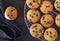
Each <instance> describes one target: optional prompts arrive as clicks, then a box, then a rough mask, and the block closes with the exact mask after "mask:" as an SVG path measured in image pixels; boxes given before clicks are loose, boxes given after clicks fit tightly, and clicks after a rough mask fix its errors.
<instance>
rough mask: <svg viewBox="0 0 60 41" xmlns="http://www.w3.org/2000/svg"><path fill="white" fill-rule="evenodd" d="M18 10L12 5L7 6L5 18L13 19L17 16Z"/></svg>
mask: <svg viewBox="0 0 60 41" xmlns="http://www.w3.org/2000/svg"><path fill="white" fill-rule="evenodd" d="M17 15H18V12H17V9H16V8H15V7H13V6H9V7H7V8H6V10H5V14H4V16H5V18H6V19H8V20H15V19H16V18H17Z"/></svg>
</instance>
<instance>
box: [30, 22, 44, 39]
mask: <svg viewBox="0 0 60 41" xmlns="http://www.w3.org/2000/svg"><path fill="white" fill-rule="evenodd" d="M29 30H30V34H31V35H32V36H33V37H35V38H39V37H41V36H42V34H43V32H44V28H43V26H42V25H41V24H38V23H35V24H32V26H31V27H30V29H29Z"/></svg>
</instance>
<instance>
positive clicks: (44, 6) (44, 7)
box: [40, 1, 53, 14]
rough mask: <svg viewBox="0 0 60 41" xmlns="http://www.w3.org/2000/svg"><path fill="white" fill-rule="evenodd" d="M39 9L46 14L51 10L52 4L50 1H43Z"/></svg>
mask: <svg viewBox="0 0 60 41" xmlns="http://www.w3.org/2000/svg"><path fill="white" fill-rule="evenodd" d="M40 10H41V12H42V13H44V14H48V13H50V12H52V11H53V5H52V3H51V2H50V1H43V2H42V4H41V7H40Z"/></svg>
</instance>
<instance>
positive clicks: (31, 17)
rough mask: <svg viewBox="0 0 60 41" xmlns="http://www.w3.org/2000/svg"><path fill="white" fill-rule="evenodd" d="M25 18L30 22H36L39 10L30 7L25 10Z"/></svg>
mask: <svg viewBox="0 0 60 41" xmlns="http://www.w3.org/2000/svg"><path fill="white" fill-rule="evenodd" d="M27 19H28V21H29V22H32V23H35V22H38V21H39V19H40V13H39V11H38V10H35V9H30V10H29V11H28V12H27Z"/></svg>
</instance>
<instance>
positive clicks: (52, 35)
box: [44, 28, 58, 41]
mask: <svg viewBox="0 0 60 41" xmlns="http://www.w3.org/2000/svg"><path fill="white" fill-rule="evenodd" d="M57 37H58V32H57V31H56V30H55V29H54V28H48V29H47V30H46V31H45V33H44V38H45V39H46V40H47V41H54V40H56V39H57Z"/></svg>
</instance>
